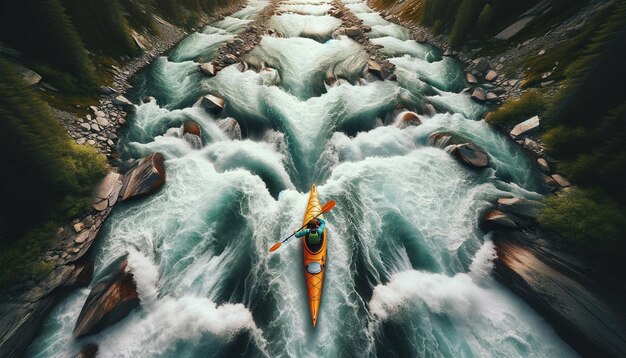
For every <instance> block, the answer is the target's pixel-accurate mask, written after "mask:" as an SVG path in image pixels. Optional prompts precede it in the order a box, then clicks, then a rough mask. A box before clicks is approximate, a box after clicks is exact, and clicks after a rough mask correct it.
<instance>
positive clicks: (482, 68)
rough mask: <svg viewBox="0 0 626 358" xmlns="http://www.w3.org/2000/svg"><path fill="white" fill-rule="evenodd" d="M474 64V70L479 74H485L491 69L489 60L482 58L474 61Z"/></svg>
mask: <svg viewBox="0 0 626 358" xmlns="http://www.w3.org/2000/svg"><path fill="white" fill-rule="evenodd" d="M474 64H475V65H474V68H475V69H476V71H478V72H481V73H487V71H489V70H490V69H491V64H490V63H489V60H487V59H486V58H484V57H481V58H478V59H476V60H475V61H474Z"/></svg>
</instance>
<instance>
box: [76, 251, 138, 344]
mask: <svg viewBox="0 0 626 358" xmlns="http://www.w3.org/2000/svg"><path fill="white" fill-rule="evenodd" d="M127 266H128V262H127V261H126V260H124V261H123V262H122V263H121V264H120V265H119V269H118V270H117V272H114V273H113V274H111V275H110V276H107V277H105V278H103V279H102V280H100V281H99V282H98V283H96V284H95V286H94V287H93V288H92V289H91V292H90V293H89V296H87V300H86V301H85V304H84V305H83V308H82V309H81V311H80V315H79V316H78V319H77V320H76V325H75V326H74V337H75V338H81V337H85V336H89V335H92V334H94V333H97V332H100V331H101V330H103V329H105V328H107V327H108V326H110V325H112V324H115V323H117V322H119V321H121V320H122V319H123V318H124V317H126V316H127V315H128V314H129V313H130V312H131V311H132V310H133V309H135V308H137V307H139V295H138V293H137V286H136V284H135V281H134V279H133V275H132V274H131V273H130V272H128V271H127Z"/></svg>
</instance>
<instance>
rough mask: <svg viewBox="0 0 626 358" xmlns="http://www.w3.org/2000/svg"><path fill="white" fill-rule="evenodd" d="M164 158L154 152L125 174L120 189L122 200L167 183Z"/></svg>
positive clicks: (149, 191)
mask: <svg viewBox="0 0 626 358" xmlns="http://www.w3.org/2000/svg"><path fill="white" fill-rule="evenodd" d="M163 163H164V158H163V154H161V153H158V152H157V153H154V154H152V155H150V156H147V157H145V158H143V159H142V160H141V161H140V162H139V164H137V166H136V167H134V168H133V169H131V170H130V171H129V172H128V173H126V175H125V176H124V180H123V182H122V187H121V189H120V195H121V200H122V201H125V200H128V199H130V198H132V197H136V196H142V195H147V194H150V193H153V192H155V191H156V190H158V189H159V188H160V187H161V186H163V183H165V166H164V164H163Z"/></svg>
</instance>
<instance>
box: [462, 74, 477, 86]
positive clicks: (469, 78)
mask: <svg viewBox="0 0 626 358" xmlns="http://www.w3.org/2000/svg"><path fill="white" fill-rule="evenodd" d="M465 78H466V79H467V83H469V84H470V85H476V84H478V80H477V79H476V77H474V75H472V74H471V73H467V74H465Z"/></svg>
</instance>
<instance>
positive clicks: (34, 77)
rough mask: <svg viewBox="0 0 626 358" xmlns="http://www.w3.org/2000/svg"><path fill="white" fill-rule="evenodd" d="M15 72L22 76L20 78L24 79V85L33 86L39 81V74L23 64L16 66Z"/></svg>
mask: <svg viewBox="0 0 626 358" xmlns="http://www.w3.org/2000/svg"><path fill="white" fill-rule="evenodd" d="M17 72H18V73H19V75H20V76H22V79H23V80H24V82H26V85H28V86H34V85H36V84H37V83H39V81H41V75H39V74H38V73H37V72H35V71H33V70H30V69H28V68H26V67H24V66H19V65H18V66H17Z"/></svg>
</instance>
